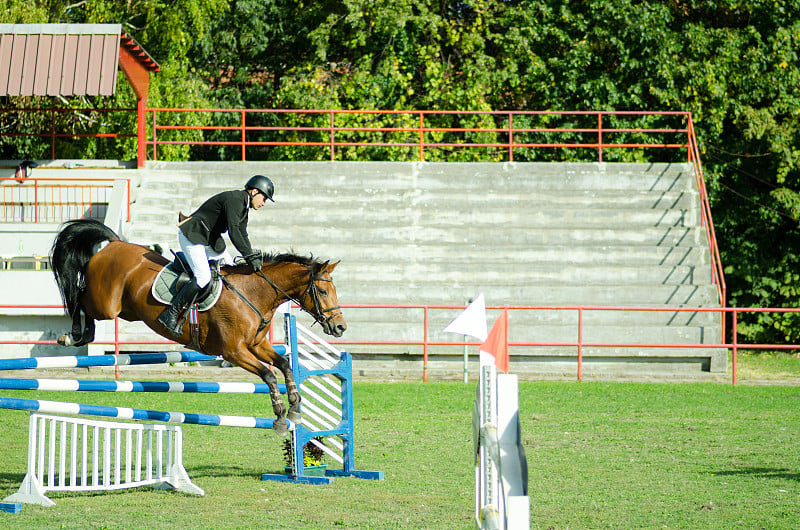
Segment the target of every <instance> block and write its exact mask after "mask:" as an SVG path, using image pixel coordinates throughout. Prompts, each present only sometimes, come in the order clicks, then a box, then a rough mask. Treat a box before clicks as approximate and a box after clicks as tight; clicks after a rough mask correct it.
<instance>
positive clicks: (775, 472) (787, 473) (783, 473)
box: [714, 467, 800, 482]
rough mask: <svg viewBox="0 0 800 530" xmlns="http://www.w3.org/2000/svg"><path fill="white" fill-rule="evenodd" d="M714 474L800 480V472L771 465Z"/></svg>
mask: <svg viewBox="0 0 800 530" xmlns="http://www.w3.org/2000/svg"><path fill="white" fill-rule="evenodd" d="M714 474H715V475H717V476H723V477H725V476H727V477H736V476H746V475H751V476H754V477H763V478H780V479H787V480H794V481H796V482H800V472H797V471H794V472H793V471H792V470H790V469H777V468H771V467H747V468H742V469H735V470H731V471H717V472H715V473H714Z"/></svg>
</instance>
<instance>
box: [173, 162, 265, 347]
mask: <svg viewBox="0 0 800 530" xmlns="http://www.w3.org/2000/svg"><path fill="white" fill-rule="evenodd" d="M274 190H275V188H274V187H273V185H272V181H270V180H269V179H268V178H267V177H265V176H263V175H255V176H253V177H251V178H250V180H248V181H247V184H245V185H244V189H243V190H232V191H223V192H222V193H218V194H217V195H214V196H213V197H211V198H210V199H208V200H207V201H206V202H204V203H203V204H202V205H201V206H200V207H199V208H198V209H197V211H195V212H194V213H193V214H192V215H190V216H189V217H187V218H185V219H183V220H181V221H180V222H179V223H178V228H179V231H178V242H179V243H180V245H181V250H183V254H184V256H186V261H188V262H189V266H190V267H191V268H192V272H193V273H194V278H192V279H190V280H189V282H188V283H187V284H186V285H184V286H183V288H182V289H181V290H180V292H179V293H178V294H177V295H176V296H175V298H174V299H173V300H172V305H171V306H169V307H168V308H167V309H165V310H164V312H163V313H161V315H160V316H159V317H158V321H159V322H161V323H162V324H164V326H166V328H167V329H168V330H170V331H171V332H172V334H173V335H174V336H175V337H180V336H181V335H182V333H183V329H182V326H180V325H179V324H178V318H179V317H180V315H181V313H182V312H183V311H184V310H185V309H186V308H187V307H189V306H190V305H191V304H192V303H194V301H195V299H196V298H197V295H198V294H199V293H200V290H201V289H203V288H204V287H205V286H207V285H208V284H209V283H210V282H211V267H210V265H209V263H208V262H209V260H223V261H224V262H225V263H226V264H228V265H233V258H232V257H231V255H230V253H229V252H228V250H227V249H226V248H225V240H223V239H222V234H223V233H225V232H227V233H228V237H229V238H230V240H231V243H233V245H234V246H235V247H236V250H238V251H239V253H240V254H241V255H242V256H244V258H245V260H247V263H248V264H250V266H251V267H253V270H254V271H258V270H261V265H262V264H263V255H262V253H261V252H260V251H253V249H252V247H251V246H250V240H249V239H248V237H247V214H248V210H249V209H250V208H252V209H253V210H258V209H259V208H261V207H262V206H264V204H266V201H267V199H269V200H270V201H273V202H275V201H274V200H273V199H272V194H273V192H274Z"/></svg>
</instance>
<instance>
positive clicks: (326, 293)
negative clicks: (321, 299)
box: [319, 289, 328, 296]
mask: <svg viewBox="0 0 800 530" xmlns="http://www.w3.org/2000/svg"><path fill="white" fill-rule="evenodd" d="M319 294H320V295H321V296H328V291H326V290H325V289H320V290H319Z"/></svg>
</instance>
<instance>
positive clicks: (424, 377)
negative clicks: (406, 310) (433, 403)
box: [422, 306, 428, 383]
mask: <svg viewBox="0 0 800 530" xmlns="http://www.w3.org/2000/svg"><path fill="white" fill-rule="evenodd" d="M424 311H425V319H424V320H425V329H424V331H423V336H422V338H423V344H422V381H423V382H425V383H427V382H428V306H425V310H424Z"/></svg>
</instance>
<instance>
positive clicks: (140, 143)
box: [128, 99, 147, 221]
mask: <svg viewBox="0 0 800 530" xmlns="http://www.w3.org/2000/svg"><path fill="white" fill-rule="evenodd" d="M146 121H147V111H146V110H145V106H144V100H143V99H139V100H138V101H137V102H136V167H137V168H142V167H144V161H145V159H146V158H147V147H146V143H145V142H146V140H147V127H146ZM128 202H130V195H128ZM128 217H129V218H128V221H130V214H129V215H128Z"/></svg>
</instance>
